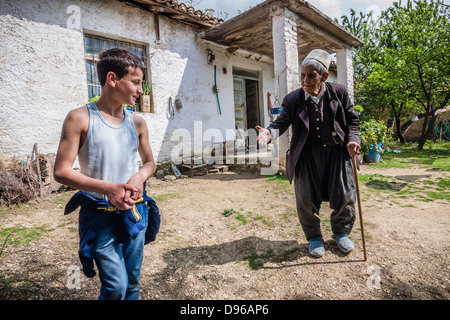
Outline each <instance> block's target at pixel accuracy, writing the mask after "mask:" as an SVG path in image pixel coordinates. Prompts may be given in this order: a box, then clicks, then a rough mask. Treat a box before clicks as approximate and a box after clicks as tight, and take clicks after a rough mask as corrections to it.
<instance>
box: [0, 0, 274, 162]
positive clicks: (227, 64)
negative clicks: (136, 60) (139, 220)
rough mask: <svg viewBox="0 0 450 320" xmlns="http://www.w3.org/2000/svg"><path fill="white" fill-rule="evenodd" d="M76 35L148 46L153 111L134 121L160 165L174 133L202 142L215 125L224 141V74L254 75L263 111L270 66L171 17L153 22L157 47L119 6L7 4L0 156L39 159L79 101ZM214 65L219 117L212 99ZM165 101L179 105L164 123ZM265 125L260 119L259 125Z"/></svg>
mask: <svg viewBox="0 0 450 320" xmlns="http://www.w3.org/2000/svg"><path fill="white" fill-rule="evenodd" d="M77 10H78V11H77ZM83 32H95V33H99V34H102V35H103V36H106V37H112V38H114V37H121V38H126V39H129V40H132V41H138V42H142V43H145V44H147V45H148V54H149V58H150V60H149V61H150V64H149V65H150V70H151V77H152V81H153V93H154V102H155V113H153V114H144V113H138V114H139V115H141V116H142V117H143V118H144V119H145V120H146V121H147V124H148V127H149V131H150V140H151V146H152V149H153V152H154V155H155V157H156V159H157V161H159V162H162V161H169V160H170V155H171V152H172V150H173V148H174V147H175V146H177V145H179V142H178V141H171V138H172V135H173V132H174V130H176V129H179V128H185V129H187V130H188V131H189V132H190V133H191V135H192V136H191V138H192V145H194V143H193V142H194V131H195V132H197V133H199V132H200V135H203V133H204V132H205V131H207V130H208V129H211V128H217V129H218V131H219V132H221V133H222V135H223V136H225V134H226V131H227V130H234V105H233V74H232V70H233V67H238V68H245V69H250V70H254V71H258V72H259V73H260V76H261V77H260V80H261V81H260V98H261V99H262V100H263V101H262V105H261V108H263V109H264V110H267V101H266V99H267V92H271V93H272V94H273V93H274V87H273V78H274V76H273V64H272V63H271V61H270V60H267V59H263V60H261V61H266V62H261V61H259V62H258V61H256V59H253V58H252V57H250V58H249V57H248V55H246V54H245V53H239V52H236V53H234V54H229V53H227V52H226V51H225V50H224V48H222V47H218V46H215V45H212V44H210V43H205V42H202V41H200V40H198V39H197V38H196V36H195V32H194V30H193V28H192V27H191V26H187V25H184V24H181V23H178V22H175V21H174V20H171V19H168V18H164V17H161V19H160V35H161V40H162V42H161V43H160V44H157V43H155V40H156V32H155V26H154V18H153V15H152V14H151V13H149V12H147V11H144V10H142V9H139V8H136V7H132V6H129V5H126V4H124V3H121V2H118V1H114V0H102V1H87V0H67V1H65V0H61V1H52V0H39V1H33V0H20V1H19V0H17V1H15V0H6V1H2V2H1V3H0V104H1V106H0V153H1V155H0V159H1V158H12V157H15V158H17V159H26V156H27V155H29V154H30V153H31V150H32V147H33V144H34V143H38V146H39V151H40V152H41V153H51V152H56V150H57V146H58V142H59V136H60V130H61V126H62V123H63V120H64V117H65V115H66V114H67V112H68V111H69V110H71V109H73V108H76V107H79V106H82V105H84V104H85V103H86V102H87V100H88V94H87V80H86V71H85V62H84V44H83ZM206 49H211V50H212V51H213V53H214V55H215V57H216V59H215V61H214V62H213V64H208V63H207V61H206ZM214 65H216V66H217V83H218V88H219V97H220V103H221V110H222V114H221V115H219V114H218V106H217V100H216V96H215V94H214V93H213V92H212V87H213V84H214ZM223 68H226V70H227V73H226V74H225V73H224V72H223ZM170 97H171V98H172V101H173V103H174V106H175V99H177V98H178V99H180V101H181V103H182V106H183V107H182V109H179V110H178V109H176V108H175V116H174V117H173V118H170V117H169V116H168V102H169V98H170ZM264 114H265V115H267V112H265V113H264ZM198 121H201V122H198ZM268 121H269V119H268V117H267V116H266V117H265V119H264V123H263V125H268ZM194 127H196V129H195V130H194ZM199 128H200V129H201V130H198V129H199ZM198 138H199V137H198ZM200 140H202V139H201V138H200ZM197 142H198V140H197ZM206 144H208V142H207V141H205V142H203V146H204V145H206Z"/></svg>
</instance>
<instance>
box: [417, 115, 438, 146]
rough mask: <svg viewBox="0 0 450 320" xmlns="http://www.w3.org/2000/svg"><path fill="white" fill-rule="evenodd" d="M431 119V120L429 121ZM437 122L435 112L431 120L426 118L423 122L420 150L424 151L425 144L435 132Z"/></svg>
mask: <svg viewBox="0 0 450 320" xmlns="http://www.w3.org/2000/svg"><path fill="white" fill-rule="evenodd" d="M428 119H429V120H428ZM435 122H436V115H435V112H434V111H433V112H431V118H428V116H426V117H425V118H424V120H423V127H422V134H421V135H420V138H419V145H418V146H417V147H418V148H419V150H423V146H424V145H425V142H426V141H427V138H428V137H429V136H430V135H431V133H432V132H433V128H434V124H435Z"/></svg>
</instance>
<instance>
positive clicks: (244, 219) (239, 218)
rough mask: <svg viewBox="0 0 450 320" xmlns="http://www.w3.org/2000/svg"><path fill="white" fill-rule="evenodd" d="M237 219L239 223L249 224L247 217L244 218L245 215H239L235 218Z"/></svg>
mask: <svg viewBox="0 0 450 320" xmlns="http://www.w3.org/2000/svg"><path fill="white" fill-rule="evenodd" d="M235 219H236V220H238V221H240V222H241V224H247V222H248V220H247V217H246V216H244V215H243V214H238V215H237V216H236V217H235Z"/></svg>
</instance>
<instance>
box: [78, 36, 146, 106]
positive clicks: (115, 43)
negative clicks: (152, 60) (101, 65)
mask: <svg viewBox="0 0 450 320" xmlns="http://www.w3.org/2000/svg"><path fill="white" fill-rule="evenodd" d="M84 39H85V40H84V46H85V53H86V54H87V56H86V59H89V60H86V77H87V83H88V94H89V99H90V98H92V97H94V96H96V95H100V93H101V87H100V84H99V81H98V77H97V66H96V63H95V62H94V61H92V56H89V55H91V54H94V55H98V54H100V53H101V52H103V51H105V50H108V49H111V48H123V49H126V50H128V51H130V52H132V53H134V54H136V55H137V56H138V57H139V58H140V59H141V60H142V62H143V63H144V67H145V68H146V67H147V64H146V60H147V59H146V53H145V52H146V47H145V46H144V45H139V44H134V43H132V42H126V41H120V40H116V39H109V38H106V37H101V36H94V35H85V38H84ZM144 73H145V72H144ZM136 106H137V107H138V108H139V101H137V104H136Z"/></svg>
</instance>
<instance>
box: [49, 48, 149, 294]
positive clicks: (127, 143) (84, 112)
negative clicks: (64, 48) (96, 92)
mask: <svg viewBox="0 0 450 320" xmlns="http://www.w3.org/2000/svg"><path fill="white" fill-rule="evenodd" d="M143 69H144V67H143V64H142V62H141V60H140V59H139V58H138V57H137V56H135V55H134V54H132V53H130V52H128V51H127V50H125V49H119V48H115V49H110V50H107V51H105V52H103V53H101V54H100V61H99V62H98V64H97V73H98V77H99V82H100V85H101V88H102V92H101V96H100V98H99V99H98V100H97V101H96V102H92V103H89V104H88V105H86V106H83V107H80V108H77V109H74V110H71V111H70V112H69V113H68V115H67V117H66V119H65V121H64V124H63V127H62V132H61V140H60V144H59V147H58V152H57V155H56V160H55V169H54V174H55V180H56V181H58V182H59V183H61V184H64V185H67V186H70V187H72V188H75V189H79V190H81V193H82V197H81V199H84V200H86V199H87V200H89V201H91V202H92V201H94V202H96V201H98V202H99V203H100V202H103V203H107V204H110V205H111V206H105V208H104V209H105V210H103V212H100V213H99V212H98V210H97V211H95V210H94V209H92V208H94V207H95V206H90V207H89V206H88V205H85V204H86V201H85V203H83V204H81V203H80V204H79V205H81V206H82V209H81V210H80V238H81V237H84V236H86V235H87V233H89V232H90V233H89V235H88V236H89V237H90V238H89V241H88V244H87V246H86V247H87V248H88V249H89V250H91V249H92V252H91V251H89V252H84V253H82V252H81V249H80V258H81V256H82V255H83V257H84V258H86V259H89V258H90V259H91V260H92V259H94V261H95V263H96V265H97V268H98V271H99V277H100V281H101V289H100V296H99V299H139V278H140V269H141V264H142V259H143V246H144V244H145V243H146V242H147V240H146V238H145V233H146V232H145V230H143V229H142V228H144V229H145V228H146V226H147V219H148V211H149V206H148V205H147V204H146V203H142V202H140V203H137V202H139V200H138V199H142V198H141V197H142V196H143V194H145V190H144V189H145V185H144V183H145V181H146V180H147V179H148V178H149V177H150V176H151V175H152V174H153V173H154V172H155V169H156V165H155V161H154V159H153V154H152V150H151V148H150V143H149V134H148V128H147V124H146V122H145V120H144V119H142V118H141V117H139V116H136V115H133V114H131V113H130V112H129V111H128V110H127V109H126V108H124V107H123V104H128V105H134V103H135V101H136V99H137V98H138V97H139V95H140V94H142V79H143ZM138 153H139V155H140V157H141V160H142V163H143V166H142V168H141V169H140V170H139V167H138ZM77 155H78V160H79V163H80V167H81V171H80V172H78V171H75V170H73V163H74V161H75V158H76V157H77ZM147 199H148V198H147ZM84 200H83V201H84ZM83 205H85V207H83ZM108 208H114V209H115V210H112V211H113V212H110V211H107V210H106V209H108ZM95 209H99V208H95ZM136 209H137V210H138V211H139V212H138V213H137V215H136V211H135V210H136ZM73 210H74V208H72V211H73ZM127 210H128V211H127ZM130 210H133V211H130ZM94 211H95V212H94ZM124 212H133V213H134V214H135V216H136V217H137V218H136V219H137V221H134V222H139V223H140V224H143V227H141V228H140V229H139V230H142V231H140V232H139V233H138V234H137V235H135V236H134V237H129V238H127V239H126V240H125V241H122V240H123V239H119V236H118V234H117V230H118V229H119V226H118V225H119V224H120V220H119V219H118V218H117V217H119V216H122V217H123V216H124ZM67 213H68V212H67V207H66V214H67ZM94 219H95V222H94ZM122 219H123V218H122ZM91 223H92V224H93V223H95V227H93V226H91V225H90V224H91ZM81 228H83V231H82V230H81ZM86 230H87V231H86ZM133 238H134V239H133ZM80 242H81V240H80ZM85 267H86V266H85V265H83V271H84V272H85V274H86V275H88V274H87V272H88V271H86V270H85ZM86 268H87V269H89V267H86ZM91 269H92V270H90V272H91V274H90V275H89V276H93V275H94V274H95V272H94V271H93V267H91Z"/></svg>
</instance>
